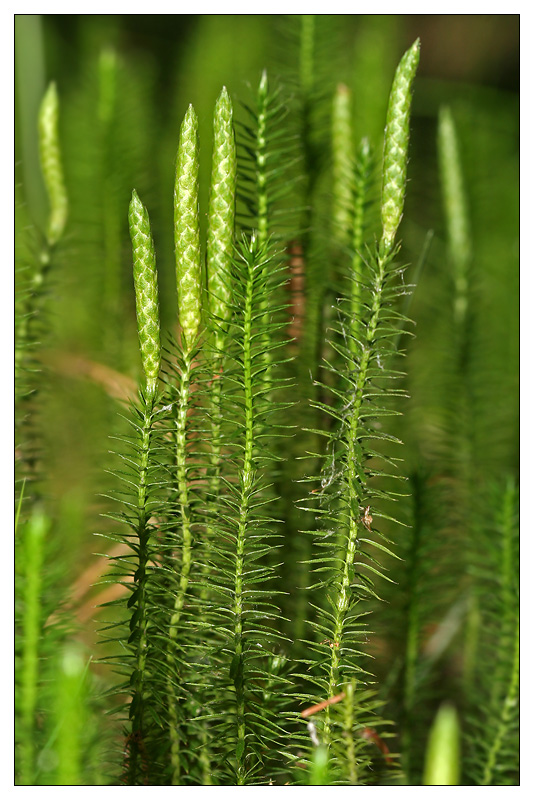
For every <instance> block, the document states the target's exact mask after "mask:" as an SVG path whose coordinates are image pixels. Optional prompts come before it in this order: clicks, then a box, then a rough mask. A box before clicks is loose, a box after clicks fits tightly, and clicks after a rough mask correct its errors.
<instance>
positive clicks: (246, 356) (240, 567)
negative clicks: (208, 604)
mask: <svg viewBox="0 0 534 800" xmlns="http://www.w3.org/2000/svg"><path fill="white" fill-rule="evenodd" d="M254 267H255V261H254V258H250V259H249V260H248V275H247V286H246V296H245V308H244V326H243V330H244V335H243V382H244V389H245V398H244V399H245V445H244V454H243V465H242V469H241V475H240V484H241V485H240V501H239V517H238V530H237V543H236V560H235V594H234V659H233V667H232V674H233V676H234V685H235V700H236V725H237V730H236V761H237V770H236V772H237V775H236V777H237V785H238V786H243V785H244V784H245V777H246V769H245V758H246V751H245V745H246V742H245V684H244V674H243V572H244V561H245V538H246V534H247V527H248V521H249V502H250V496H251V492H252V486H253V482H254V471H253V465H252V453H253V447H254V395H253V389H252V380H253V376H252V316H253V307H252V304H253V290H254Z"/></svg>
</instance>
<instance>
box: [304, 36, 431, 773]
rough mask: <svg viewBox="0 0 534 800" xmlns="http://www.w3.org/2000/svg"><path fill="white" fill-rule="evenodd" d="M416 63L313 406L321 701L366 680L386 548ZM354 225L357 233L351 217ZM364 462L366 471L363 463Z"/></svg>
mask: <svg viewBox="0 0 534 800" xmlns="http://www.w3.org/2000/svg"><path fill="white" fill-rule="evenodd" d="M418 60H419V41H416V42H415V43H414V45H413V46H412V47H411V48H410V49H409V50H408V51H407V52H406V53H405V55H404V56H403V58H402V60H401V62H400V64H399V67H398V69H397V72H396V74H395V78H394V81H393V86H392V89H391V95H390V100H389V107H388V114H387V126H386V135H385V146H384V160H383V167H382V203H381V219H382V234H381V237H380V240H379V244H378V245H377V246H375V247H369V248H367V250H366V251H365V252H363V247H362V245H361V243H359V247H360V253H358V254H356V255H357V256H358V258H357V263H358V264H359V265H360V269H359V271H358V273H357V274H356V275H354V276H353V281H354V282H355V285H356V291H352V292H351V294H350V295H349V297H348V298H347V301H346V302H342V303H340V304H339V323H338V325H337V327H336V328H335V331H334V332H335V334H337V336H336V338H333V339H332V346H333V347H334V349H335V351H336V353H337V355H338V356H339V361H338V365H337V366H333V365H327V368H328V370H329V371H331V372H333V373H334V376H335V379H336V389H335V392H334V396H335V398H336V402H335V404H334V405H325V404H317V408H318V409H320V410H321V411H322V412H323V413H326V414H328V415H329V416H330V417H332V420H333V426H332V430H331V432H330V434H329V435H328V438H327V447H326V452H325V454H324V456H323V457H324V459H325V466H324V467H323V471H322V474H321V475H320V476H319V478H318V483H317V484H316V488H315V489H314V494H313V495H312V498H314V499H315V500H316V502H317V506H318V507H317V508H315V513H316V514H317V515H318V517H319V519H322V521H323V524H322V528H321V532H320V533H319V535H318V537H319V538H318V539H317V546H318V547H319V548H320V550H319V551H318V552H317V556H316V558H314V559H313V562H312V563H313V564H314V565H315V567H316V568H318V569H319V570H320V571H321V572H323V574H324V568H325V565H326V564H328V565H329V566H330V569H328V571H327V573H326V575H327V577H326V578H325V577H322V579H321V581H320V583H318V584H317V585H316V587H319V586H320V587H321V592H322V596H323V598H324V600H325V605H324V606H323V607H322V609H321V612H320V614H319V618H318V621H317V622H316V623H315V628H316V630H317V632H318V639H317V642H318V643H317V644H315V645H314V650H315V651H316V652H317V654H318V658H319V662H320V670H319V672H318V674H317V677H316V678H315V682H316V684H317V686H318V688H319V690H320V696H321V697H332V696H335V695H337V694H339V692H341V691H342V690H343V687H344V685H345V684H346V683H347V681H350V680H351V678H352V677H354V678H356V680H357V682H359V683H360V684H361V685H365V683H366V670H365V667H364V666H362V663H361V655H360V652H361V640H362V616H363V615H365V599H366V598H367V597H369V596H372V595H374V593H375V590H374V588H373V582H372V577H373V575H381V574H382V573H381V569H380V564H379V562H378V561H377V560H376V559H374V558H373V555H372V552H373V548H378V549H379V550H382V551H385V552H387V553H390V552H391V551H390V550H389V548H388V546H387V540H385V542H386V543H382V542H380V539H382V540H383V541H384V537H383V536H382V535H381V534H380V532H379V530H377V527H376V521H377V519H380V518H387V517H388V515H387V514H386V512H385V511H383V510H382V509H381V503H382V501H383V498H386V499H387V495H385V493H384V491H383V490H381V489H380V488H378V487H377V488H375V485H374V484H375V481H374V479H376V478H377V477H379V476H380V475H381V474H384V470H383V469H381V468H380V467H379V466H377V463H379V460H382V463H383V464H387V462H388V459H384V457H383V456H382V455H381V453H380V451H379V449H378V450H377V449H375V448H376V447H377V443H378V444H379V443H380V440H391V437H390V436H388V434H387V433H386V432H385V429H386V425H385V422H387V417H388V415H391V414H395V413H398V412H396V411H394V410H393V409H392V407H391V402H390V401H391V400H392V399H393V398H396V397H398V395H399V390H397V389H395V388H394V384H393V383H392V380H393V379H394V378H395V377H396V373H395V372H394V371H393V370H392V369H391V363H390V362H391V354H392V349H393V348H392V342H394V341H395V337H396V335H397V333H398V328H397V325H398V323H399V321H400V319H401V316H400V315H399V314H398V312H396V311H394V310H393V309H392V302H393V301H394V299H395V297H396V296H397V295H398V294H400V293H401V292H404V288H403V287H402V284H401V285H400V286H399V280H398V279H399V276H400V273H401V272H402V270H401V269H400V268H399V267H398V266H397V265H396V264H395V258H396V256H397V252H398V248H396V247H395V237H396V233H397V229H398V227H399V224H400V221H401V218H402V212H403V206H404V193H405V187H406V167H407V156H408V140H409V119H410V104H411V92H412V84H413V80H414V76H415V71H416V68H417V64H418ZM366 158H368V147H366V146H365V145H363V146H362V148H361V150H360V157H359V159H360V162H362V160H364V159H366ZM355 220H356V225H358V226H360V227H361V220H360V221H359V222H358V213H357V214H356V215H355ZM352 236H353V240H355V241H356V242H358V239H359V237H360V233H359V232H358V230H356V231H354V230H353V232H352ZM362 254H363V258H362V257H361V256H362ZM377 423H380V424H377ZM370 458H373V462H374V465H373V467H372V469H371V468H370V467H369V466H368V461H369V459H370ZM314 496H315V497H314ZM340 532H342V537H341V542H340V538H339V536H340ZM340 544H341V546H340ZM325 637H326V638H325ZM319 642H320V643H319ZM357 715H358V712H356V716H357ZM322 735H323V736H324V740H325V742H326V743H332V741H337V734H336V731H334V730H333V729H332V722H331V711H330V708H329V707H328V708H326V709H325V714H324V729H323V734H322ZM341 750H342V748H336V749H335V755H336V757H338V758H339V759H341V760H344V759H346V752H344V753H343V752H341ZM351 770H352V771H354V765H352V766H351Z"/></svg>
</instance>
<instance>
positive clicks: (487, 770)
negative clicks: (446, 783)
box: [480, 618, 519, 786]
mask: <svg viewBox="0 0 534 800" xmlns="http://www.w3.org/2000/svg"><path fill="white" fill-rule="evenodd" d="M518 690H519V618H518V619H517V622H516V630H515V643H514V661H513V665H512V674H511V676H510V682H509V685H508V691H507V693H506V697H505V698H504V702H503V704H502V708H501V716H500V720H499V725H498V726H497V731H496V733H495V738H494V739H493V743H492V745H491V747H490V749H489V753H488V758H487V761H486V765H485V767H484V776H483V778H482V781H481V783H480V785H481V786H490V785H491V782H492V780H493V776H494V772H495V768H496V765H497V759H498V756H499V752H500V750H501V748H502V746H503V741H504V740H505V738H506V736H507V734H508V731H509V727H510V722H511V719H512V715H513V714H514V713H515V711H516V707H517V702H518Z"/></svg>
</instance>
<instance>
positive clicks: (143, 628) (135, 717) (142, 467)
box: [128, 383, 155, 786]
mask: <svg viewBox="0 0 534 800" xmlns="http://www.w3.org/2000/svg"><path fill="white" fill-rule="evenodd" d="M154 402H155V387H154V386H153V384H151V383H148V385H147V392H146V403H145V405H144V409H143V423H142V426H141V429H140V439H141V448H140V460H139V482H138V489H137V514H138V527H137V535H138V539H139V545H138V566H137V570H136V572H135V575H134V581H135V584H136V588H135V597H136V602H135V607H134V608H135V610H134V614H133V615H132V620H131V623H130V631H131V633H130V636H132V635H135V637H136V647H135V658H134V664H135V666H134V681H133V691H132V704H131V719H132V734H133V736H132V745H131V748H130V752H129V764H128V774H129V775H128V777H129V779H128V785H129V786H135V785H136V781H137V775H138V762H139V747H138V742H139V737H141V736H142V735H143V728H144V715H145V697H144V693H145V681H146V654H147V644H148V641H147V630H148V617H147V611H146V588H147V587H146V582H147V564H148V561H149V539H150V530H149V518H150V513H149V510H148V508H147V488H148V487H147V483H148V470H149V464H150V449H151V439H152V432H153V410H154Z"/></svg>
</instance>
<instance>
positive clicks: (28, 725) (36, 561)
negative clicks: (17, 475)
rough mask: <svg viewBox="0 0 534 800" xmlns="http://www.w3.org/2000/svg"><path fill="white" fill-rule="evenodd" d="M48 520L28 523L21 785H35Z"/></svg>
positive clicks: (35, 516) (41, 518) (39, 516)
mask: <svg viewBox="0 0 534 800" xmlns="http://www.w3.org/2000/svg"><path fill="white" fill-rule="evenodd" d="M49 527H50V522H49V519H48V517H46V516H45V515H44V513H43V512H42V511H39V510H35V511H34V513H33V515H32V517H31V518H30V519H29V521H28V522H27V524H26V530H25V536H24V559H25V576H24V577H25V587H24V616H23V619H22V636H23V650H22V667H21V691H20V714H21V733H20V762H19V763H20V771H19V781H18V782H19V784H20V785H22V786H33V785H34V772H35V726H36V720H35V714H36V708H37V693H38V678H39V643H40V639H41V633H42V606H41V591H42V583H43V576H42V569H43V562H44V547H45V540H46V535H47V533H48V530H49Z"/></svg>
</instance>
